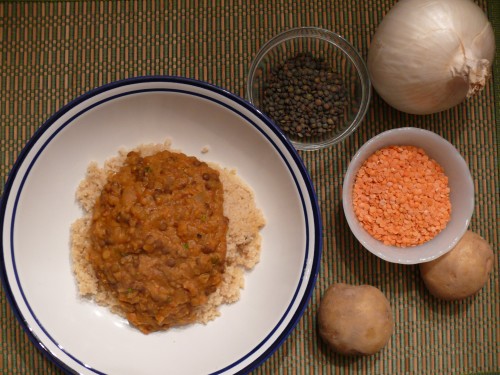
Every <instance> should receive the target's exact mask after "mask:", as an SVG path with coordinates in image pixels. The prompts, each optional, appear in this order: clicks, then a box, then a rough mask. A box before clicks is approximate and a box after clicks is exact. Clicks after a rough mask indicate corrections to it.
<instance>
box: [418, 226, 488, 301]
mask: <svg viewBox="0 0 500 375" xmlns="http://www.w3.org/2000/svg"><path fill="white" fill-rule="evenodd" d="M493 258H494V255H493V250H492V249H491V247H490V245H489V244H488V242H486V240H484V239H483V238H482V237H481V236H480V235H478V234H476V233H474V232H472V231H470V230H469V231H467V232H466V233H465V235H464V236H463V237H462V238H461V239H460V241H459V242H458V243H457V245H456V246H455V247H454V248H453V249H452V250H451V251H449V252H448V253H446V254H445V255H443V256H441V257H439V258H438V259H435V260H432V261H430V262H427V263H421V264H420V273H421V275H422V278H423V280H424V283H425V285H426V287H427V289H429V292H430V293H431V294H432V295H433V296H435V297H437V298H439V299H443V300H447V301H453V300H459V299H464V298H467V297H469V296H472V295H474V294H476V293H477V292H479V290H481V288H482V287H483V286H484V284H486V282H487V281H488V277H489V275H490V272H491V270H492V269H493Z"/></svg>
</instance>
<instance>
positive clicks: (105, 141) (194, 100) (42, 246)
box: [0, 77, 321, 375]
mask: <svg viewBox="0 0 500 375" xmlns="http://www.w3.org/2000/svg"><path fill="white" fill-rule="evenodd" d="M166 138H171V139H172V140H173V147H174V148H176V149H180V150H182V151H183V152H185V153H186V154H190V155H194V156H197V157H198V158H200V159H204V160H207V161H214V162H217V163H219V164H221V165H223V166H227V167H235V168H237V169H238V172H239V174H240V175H241V176H242V177H243V178H244V179H245V180H246V181H247V182H248V184H249V185H250V186H252V187H253V189H254V190H255V195H256V200H257V204H258V206H259V207H260V208H261V209H262V210H263V212H264V215H265V217H266V220H267V224H266V227H265V228H264V229H263V231H262V237H263V242H262V253H261V261H260V263H259V264H258V265H257V266H256V268H255V269H254V270H253V271H252V272H249V273H247V275H246V277H245V281H246V285H245V288H244V290H243V291H242V294H241V299H240V301H238V302H237V303H235V304H232V305H226V306H223V307H222V308H221V313H222V316H221V317H219V318H218V319H216V320H214V321H212V322H210V323H209V324H207V325H201V324H197V325H192V326H189V327H185V328H177V329H171V330H169V331H166V332H159V333H154V334H150V335H143V334H142V333H140V332H139V331H138V330H136V329H134V328H132V327H130V326H129V325H128V323H127V322H126V321H125V320H123V319H121V318H119V317H118V316H116V315H114V314H112V313H110V312H109V311H108V310H107V309H105V308H102V307H99V306H97V305H95V304H94V303H92V302H89V301H87V300H82V299H80V298H79V297H78V295H77V290H76V285H75V280H74V277H73V274H72V272H71V267H70V246H69V239H70V238H69V235H70V224H71V223H72V222H73V221H74V220H75V219H77V218H79V217H80V216H81V215H82V212H81V211H80V209H79V207H78V205H77V204H76V202H75V190H76V187H77V185H78V183H79V182H80V180H81V179H82V178H83V177H84V175H85V171H86V168H87V165H88V164H89V162H90V161H92V160H96V161H97V162H100V163H102V162H103V161H104V160H105V159H107V158H109V157H111V156H114V155H116V153H117V151H118V149H119V148H120V147H122V146H124V147H127V148H133V147H135V146H137V145H139V144H141V143H151V142H154V143H159V142H162V141H164V140H165V139H166ZM205 146H208V147H209V149H210V151H209V152H208V153H206V154H203V153H201V150H202V148H203V147H205ZM0 208H1V211H0V224H1V226H2V232H1V233H2V239H1V244H2V253H1V257H2V258H1V263H2V267H1V276H2V281H3V285H4V288H5V291H6V294H7V296H8V298H9V300H10V302H11V305H12V308H13V310H14V312H15V314H16V316H17V317H18V319H19V321H20V324H21V325H22V326H23V327H24V328H25V329H26V332H27V333H28V335H29V336H30V338H31V339H32V340H33V342H34V343H35V344H36V345H37V346H38V347H39V348H40V349H41V350H42V351H43V352H44V353H45V354H47V355H48V356H49V357H50V358H51V359H52V360H54V362H56V364H58V365H59V366H60V367H61V368H63V369H64V370H66V371H68V372H72V373H75V372H76V373H81V374H120V375H126V374H141V375H147V374H155V375H156V374H167V373H168V374H177V375H178V374H230V373H231V374H232V373H240V372H248V371H250V370H251V369H253V368H255V367H256V366H258V365H259V364H261V363H262V362H263V361H264V360H265V359H266V358H267V357H268V356H269V355H271V354H272V353H273V352H274V351H275V350H276V349H277V348H278V347H279V346H280V345H281V344H282V343H283V341H284V340H285V338H286V337H287V336H288V334H289V333H290V332H291V330H292V329H293V328H294V326H295V324H296V323H297V322H298V320H299V319H300V316H301V315H302V313H303V311H304V309H305V307H306V305H307V302H308V300H309V297H310V294H311V291H312V289H313V287H314V283H315V279H316V275H317V272H318V268H319V260H320V256H321V222H320V215H319V209H318V205H317V200H316V196H315V193H314V190H313V187H312V183H311V181H310V179H309V177H308V174H307V172H306V170H305V168H304V166H303V164H302V162H301V160H300V158H299V157H298V155H297V153H296V152H295V150H294V149H293V147H292V146H291V145H290V143H288V141H286V139H285V138H284V137H283V135H282V134H281V133H280V132H279V131H278V130H277V128H276V127H275V126H274V125H273V124H272V123H271V122H270V121H269V120H268V119H267V118H266V117H265V116H264V115H262V114H261V113H260V112H259V111H257V110H256V109H255V108H254V107H252V106H251V105H250V104H248V103H247V102H246V101H244V100H242V99H240V98H238V97H236V96H234V95H232V94H230V93H228V92H227V91H224V90H222V89H220V88H217V87H214V86H212V85H209V84H206V83H203V82H199V81H194V80H189V79H184V78H175V77H142V78H135V79H129V80H125V81H120V82H116V83H112V84H109V85H106V86H104V87H101V88H99V89H96V90H94V91H91V92H89V93H87V94H85V95H83V96H82V97H80V98H78V99H76V100H75V101H73V102H72V103H70V104H69V105H67V106H66V107H64V108H63V109H62V110H60V111H59V112H58V113H56V114H55V115H54V116H53V117H52V118H50V119H49V120H48V121H47V123H45V124H44V125H43V126H42V127H41V128H40V130H39V131H37V132H36V134H35V135H34V137H33V138H32V139H31V140H30V141H29V142H28V144H27V146H26V147H25V149H24V150H23V151H22V153H21V155H20V156H19V159H18V161H17V162H16V164H15V166H14V168H13V170H12V172H11V174H10V176H9V179H8V182H7V184H6V186H5V191H4V195H3V197H2V202H1V207H0Z"/></svg>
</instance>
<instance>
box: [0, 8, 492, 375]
mask: <svg viewBox="0 0 500 375" xmlns="http://www.w3.org/2000/svg"><path fill="white" fill-rule="evenodd" d="M394 3H395V0H373V1H368V0H362V1H359V0H331V1H326V0H312V1H311V0H295V1H291V0H283V1H270V2H244V1H233V0H217V1H210V0H200V1H197V0H191V1H187V0H176V1H149V0H148V1H146V0H145V1H127V2H115V1H110V2H106V1H81V2H60V1H52V2H51V1H39V2H10V3H6V2H3V3H1V4H0V55H1V61H0V183H1V186H2V188H3V184H4V183H5V181H6V178H7V175H8V172H9V170H10V168H11V167H12V164H13V163H14V161H15V159H16V157H17V155H18V154H19V152H20V150H21V148H22V147H23V146H24V145H25V143H26V142H27V140H28V139H29V138H30V137H31V136H32V134H33V133H34V131H35V130H36V129H37V128H38V127H39V126H40V125H41V124H42V123H43V122H44V121H45V120H47V118H48V117H49V116H50V115H51V114H53V113H54V112H55V111H56V110H58V109H59V108H61V107H62V106H63V105H64V104H66V103H68V102H69V101H71V100H72V99H74V98H75V97H77V96H79V95H81V94H83V93H84V92H86V91H87V90H89V89H92V88H94V87H97V86H100V85H102V84H105V83H108V82H111V81H114V80H118V79H122V78H126V77H133V76H140V75H153V74H155V75H156V74H169V75H179V76H187V77H191V78H197V79H202V80H205V81H208V82H211V83H214V84H217V85H219V86H222V87H224V88H226V89H228V90H230V91H232V92H234V93H236V94H239V95H240V96H244V88H245V79H246V74H247V71H248V68H249V66H250V62H251V59H252V57H253V56H254V55H255V53H256V52H257V50H258V48H259V47H260V46H261V45H262V44H263V43H264V42H265V41H266V40H268V39H269V38H270V37H272V36H273V35H275V34H276V33H278V32H280V31H283V30H285V29H288V28H291V27H296V26H319V27H324V28H327V29H331V30H333V31H336V32H338V33H340V34H342V35H343V36H345V37H346V38H347V39H348V40H349V41H351V42H352V43H353V44H354V46H355V47H356V48H357V49H358V50H359V51H360V53H361V54H362V56H363V57H366V55H367V52H368V47H369V44H370V39H371V36H372V35H373V33H374V32H375V29H376V27H377V25H378V23H379V22H380V21H381V19H382V17H383V15H384V14H385V13H386V12H387V11H388V10H389V9H390V7H391V6H392V5H393V4H394ZM477 3H478V4H479V5H480V6H481V7H482V8H483V9H484V10H485V11H486V12H487V14H488V16H489V17H490V19H491V20H492V23H493V25H494V27H495V32H496V36H497V41H499V40H500V34H499V31H500V3H499V2H498V1H496V0H490V1H486V0H478V1H477ZM499 113H500V55H499V52H498V49H497V59H496V63H495V69H494V79H493V80H490V81H489V83H488V85H487V87H486V88H485V90H484V91H483V92H482V93H481V94H480V95H479V96H477V97H475V98H472V99H471V100H469V101H467V102H466V103H463V104H461V105H459V106H457V107H455V108H452V109H450V110H448V111H445V112H443V113H439V114H435V115H430V116H411V115H406V114H403V113H400V112H398V111H396V110H394V109H392V108H390V107H389V106H388V105H387V104H386V103H384V102H383V101H382V100H381V99H380V98H379V97H378V96H377V95H376V94H375V95H374V98H373V102H372V104H371V106H370V109H369V112H368V114H367V117H366V120H365V121H364V123H363V125H362V126H361V128H360V129H358V130H357V131H356V132H355V133H354V134H353V135H352V136H351V137H350V138H349V139H348V140H347V141H345V142H344V143H342V144H339V145H336V146H333V147H331V148H328V149H325V150H322V151H318V152H309V153H305V152H304V153H301V156H302V157H303V159H304V162H305V164H306V166H307V168H308V170H309V172H310V174H311V178H312V180H313V183H314V185H315V187H316V190H317V194H318V198H319V202H320V207H321V212H322V217H323V222H324V231H323V232H324V233H323V234H324V250H323V258H322V263H321V270H320V274H319V277H318V281H317V287H316V288H315V290H314V293H313V296H312V299H311V301H310V304H309V306H308V307H307V309H306V311H305V314H304V316H303V317H302V319H301V320H300V322H299V323H298V325H297V328H296V329H295V330H294V331H293V333H292V334H291V335H290V336H289V337H288V339H287V340H286V341H285V343H284V344H283V346H282V347H281V348H279V349H278V351H277V352H276V353H274V354H273V355H272V356H271V357H270V358H269V359H268V360H267V361H266V362H265V363H264V364H263V365H262V366H261V367H259V368H258V369H256V370H255V371H254V373H255V374H358V373H359V374H467V373H469V374H470V373H479V372H483V373H493V372H495V371H498V370H499V369H500V360H499V358H500V353H499V347H498V341H499V340H500V326H499V316H500V302H499V300H500V290H499V277H498V269H499V263H498V244H499V229H498V218H499V215H498V213H499V209H500V203H499V198H500V197H499V194H498V186H499V182H500V179H499V170H498V154H499V152H498V151H499V150H498V133H499V117H498V116H499ZM405 125H409V126H416V127H421V128H426V129H430V130H433V131H435V132H436V133H438V134H440V135H442V136H444V137H445V138H446V139H448V140H449V141H450V142H452V143H453V144H454V145H455V146H456V147H457V148H458V149H459V151H460V152H461V153H462V155H464V157H465V159H466V161H467V163H468V165H469V167H470V169H471V172H472V175H473V178H474V181H475V188H476V208H475V212H474V216H473V218H472V222H471V229H473V230H474V231H476V232H478V233H480V234H481V235H482V236H483V237H485V238H486V239H487V240H488V241H489V242H490V243H491V244H492V245H493V247H494V249H495V252H496V255H497V259H496V263H495V270H494V272H493V274H492V276H491V278H490V280H489V283H488V284H487V285H486V286H485V288H484V289H483V290H482V291H481V292H480V293H479V294H478V295H477V296H476V297H475V298H472V299H469V300H465V301H458V302H451V303H444V302H440V301H437V300H436V299H434V298H432V297H431V296H430V295H429V294H428V293H427V291H426V289H425V287H424V285H423V283H422V280H421V278H420V275H419V272H418V267H416V266H400V265H395V264H390V263H386V262H383V261H381V260H380V259H378V258H376V257H374V256H372V255H370V254H369V253H368V252H367V251H365V250H363V249H362V247H361V245H360V244H359V243H358V242H357V241H356V240H355V239H354V237H353V236H352V234H351V233H350V231H349V228H348V226H347V224H346V221H345V219H344V217H343V213H342V210H341V185H342V180H343V174H344V173H345V170H346V168H347V165H348V163H349V160H350V158H351V157H352V156H353V155H354V153H355V152H356V150H357V149H358V148H359V147H360V146H361V145H362V144H363V143H364V142H366V141H367V140H368V139H369V138H371V137H373V136H374V135H376V134H378V133H379V132H381V131H384V130H387V129H390V128H394V127H400V126H405ZM332 282H347V283H352V284H364V283H367V284H371V285H374V286H377V287H379V288H380V289H381V290H382V291H383V292H384V293H385V294H386V295H387V296H388V298H389V300H390V302H391V304H392V307H393V311H394V316H395V319H396V329H395V332H394V335H393V337H392V339H391V341H390V343H389V345H388V346H387V347H386V348H385V349H384V350H383V351H382V352H380V353H379V354H377V355H374V356H371V357H362V358H350V357H343V356H340V355H337V354H334V353H332V352H330V351H329V350H328V349H327V348H326V346H325V345H324V344H323V343H322V342H321V341H320V340H319V338H318V335H317V330H316V311H317V308H318V305H319V301H320V298H321V295H322V293H323V292H324V291H325V290H326V288H327V287H328V286H329V285H330V284H331V283H332ZM0 325H1V328H2V331H1V336H0V370H1V371H0V372H1V373H4V374H37V375H38V374H61V373H62V372H61V371H60V370H58V369H57V368H56V367H55V366H54V365H53V364H52V363H51V362H50V361H48V360H47V359H46V358H45V357H43V356H42V355H41V353H40V352H39V351H38V350H37V349H36V348H35V346H34V345H32V344H31V342H30V341H29V339H28V338H27V335H26V334H25V333H24V332H23V331H22V329H21V328H20V326H19V324H18V323H17V321H16V319H15V317H14V316H13V313H12V310H11V309H10V307H9V305H8V303H7V300H6V296H5V293H4V291H3V289H2V292H0ZM166 373H168V370H166Z"/></svg>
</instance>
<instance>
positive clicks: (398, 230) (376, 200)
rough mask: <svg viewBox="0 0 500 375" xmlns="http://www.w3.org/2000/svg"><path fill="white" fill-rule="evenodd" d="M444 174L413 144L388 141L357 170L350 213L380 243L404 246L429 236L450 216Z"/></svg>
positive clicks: (441, 227) (419, 242)
mask: <svg viewBox="0 0 500 375" xmlns="http://www.w3.org/2000/svg"><path fill="white" fill-rule="evenodd" d="M449 195H450V188H449V187H448V177H447V176H446V175H445V174H444V170H443V168H442V167H441V166H440V165H439V164H438V163H437V162H436V161H435V160H433V159H431V158H429V156H428V155H427V154H426V153H425V151H424V150H423V149H421V148H418V147H415V146H388V147H385V148H382V149H380V150H378V151H376V152H375V153H374V154H372V155H371V156H370V157H369V158H368V159H367V160H366V161H365V162H364V163H363V165H362V166H361V168H360V169H359V171H358V173H357V175H356V179H355V182H354V188H353V206H354V212H355V214H356V216H357V218H358V220H359V221H360V223H361V225H362V226H363V228H364V229H365V230H366V231H367V232H368V233H369V234H370V235H371V236H373V237H374V238H376V239H377V240H379V241H382V242H383V243H384V244H386V245H392V246H397V247H410V246H416V245H420V244H422V243H424V242H427V241H429V240H431V239H432V238H434V237H435V236H436V235H437V234H438V233H439V232H441V231H442V230H443V229H444V228H445V227H446V225H447V224H448V222H449V220H450V215H451V202H450V197H449Z"/></svg>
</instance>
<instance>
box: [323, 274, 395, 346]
mask: <svg viewBox="0 0 500 375" xmlns="http://www.w3.org/2000/svg"><path fill="white" fill-rule="evenodd" d="M318 325H319V333H320V336H321V337H322V339H323V340H324V341H325V342H326V343H327V344H328V345H329V346H330V347H331V348H332V349H333V350H335V351H337V352H339V353H342V354H347V355H370V354H375V353H377V352H378V351H380V350H381V349H382V348H383V347H384V346H385V345H386V344H387V343H388V342H389V339H390V338H391V335H392V332H393V330H394V320H393V316H392V310H391V305H390V304H389V301H388V300H387V298H386V296H385V295H384V294H383V293H382V292H381V291H380V290H379V289H377V288H375V287H373V286H371V285H359V286H355V285H347V284H342V283H339V284H333V285H331V286H330V287H329V288H328V289H327V291H326V292H325V294H324V295H323V299H322V300H321V304H320V307H319V312H318Z"/></svg>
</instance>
